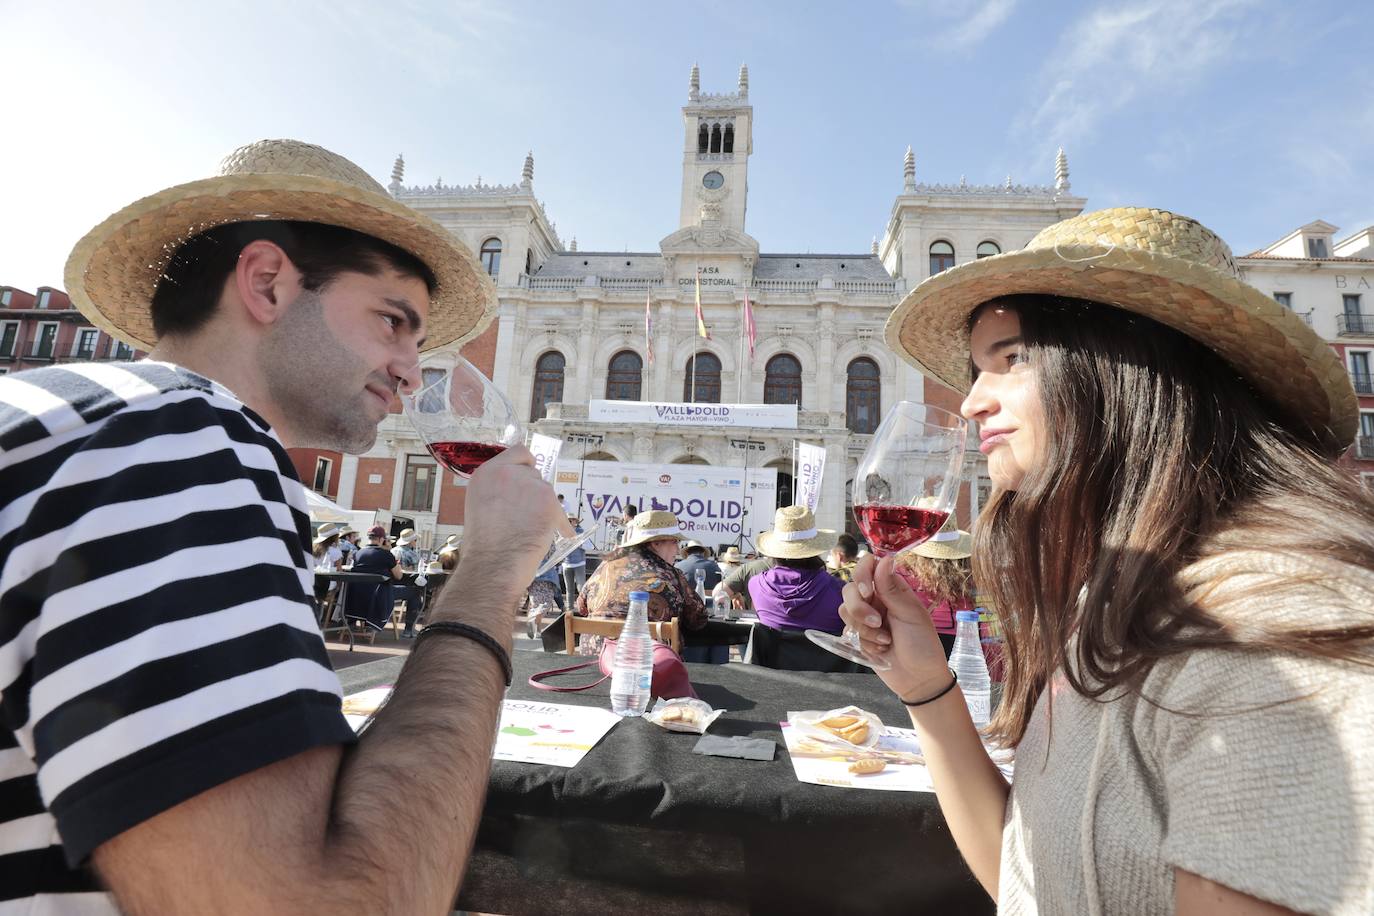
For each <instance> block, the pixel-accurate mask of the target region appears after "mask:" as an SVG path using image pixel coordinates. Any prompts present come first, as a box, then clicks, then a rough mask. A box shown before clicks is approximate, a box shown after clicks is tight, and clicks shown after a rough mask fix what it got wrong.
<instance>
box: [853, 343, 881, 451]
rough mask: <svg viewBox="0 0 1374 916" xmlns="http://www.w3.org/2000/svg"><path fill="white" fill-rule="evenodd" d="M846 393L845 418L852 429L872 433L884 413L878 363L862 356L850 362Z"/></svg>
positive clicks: (857, 431)
mask: <svg viewBox="0 0 1374 916" xmlns="http://www.w3.org/2000/svg"><path fill="white" fill-rule="evenodd" d="M846 374H847V375H848V380H847V381H846V382H845V390H844V391H845V393H844V418H845V424H846V425H847V426H848V427H849V429H850V431H852V432H856V433H871V432H873V431H874V430H875V429H877V428H878V418H879V416H880V415H881V414H882V406H883V405H882V384H881V378H880V375H881V374H880V373H879V372H878V364H877V363H875V362H874V361H873V360H871V359H869V358H868V357H866V356H861V357H859V358H858V359H856V360H854V361H853V362H851V363H850V364H849V369H848V370H847V372H846Z"/></svg>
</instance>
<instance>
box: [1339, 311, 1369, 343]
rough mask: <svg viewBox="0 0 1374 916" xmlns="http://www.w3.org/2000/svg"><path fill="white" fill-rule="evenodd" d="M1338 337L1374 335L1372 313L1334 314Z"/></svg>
mask: <svg viewBox="0 0 1374 916" xmlns="http://www.w3.org/2000/svg"><path fill="white" fill-rule="evenodd" d="M1336 335H1337V336H1338V337H1374V315H1365V314H1363V313H1362V312H1353V313H1352V312H1346V313H1344V314H1340V315H1337V316H1336Z"/></svg>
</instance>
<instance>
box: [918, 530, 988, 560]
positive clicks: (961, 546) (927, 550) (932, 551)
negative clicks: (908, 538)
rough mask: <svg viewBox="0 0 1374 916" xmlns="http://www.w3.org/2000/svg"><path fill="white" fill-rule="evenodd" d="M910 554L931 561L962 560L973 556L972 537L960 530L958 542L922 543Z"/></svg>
mask: <svg viewBox="0 0 1374 916" xmlns="http://www.w3.org/2000/svg"><path fill="white" fill-rule="evenodd" d="M911 552H912V553H914V554H917V555H919V556H923V557H928V558H929V559H932V560H964V559H967V558H969V557H971V556H973V535H971V534H969V533H968V532H967V531H962V530H961V531H960V532H959V538H958V540H954V541H922V542H921V543H919V544H917V545H916V546H915V547H913V548H911Z"/></svg>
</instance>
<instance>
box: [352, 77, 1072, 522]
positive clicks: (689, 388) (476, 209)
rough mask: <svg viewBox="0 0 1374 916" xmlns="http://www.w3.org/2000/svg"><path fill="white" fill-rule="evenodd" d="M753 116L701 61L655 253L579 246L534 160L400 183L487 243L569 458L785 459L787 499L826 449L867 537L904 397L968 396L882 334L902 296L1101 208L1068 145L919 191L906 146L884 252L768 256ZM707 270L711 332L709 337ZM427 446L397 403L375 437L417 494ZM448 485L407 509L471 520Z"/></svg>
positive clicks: (541, 400)
mask: <svg viewBox="0 0 1374 916" xmlns="http://www.w3.org/2000/svg"><path fill="white" fill-rule="evenodd" d="M753 119H754V110H753V107H752V104H751V102H750V99H749V82H748V70H747V68H741V70H740V73H739V78H738V82H737V85H736V87H735V90H734V91H732V92H727V93H720V94H710V93H703V92H701V91H700V80H699V76H698V72H697V68H695V67H694V68H692V74H691V79H690V86H689V92H688V100H687V104H686V105H685V106H683V108H682V124H683V156H682V169H681V176H680V181H681V195H680V211H679V216H678V222H677V226H676V227H671V224H670V225H669V227H668V228H671V229H672V231H670V232H668V233H667V234H666V235H665V236H664V237H663V238H662V239H661V240H660V241H659V242H658V244H657V246H656V247H652V248H646V249H644V250H641V251H636V252H590V251H587V252H583V251H578V249H577V243H576V240H571V241H570V242H569V243H568V244H567V245H564V244H563V242H562V241H561V240H560V238H559V236H558V233H557V231H556V228H555V226H554V224H553V222H552V221H550V220H549V218H548V216H547V214H546V213H545V211H544V208H543V206H542V205H541V204H540V203H539V201H538V200H537V199H536V198H535V196H534V190H533V180H534V165H533V158H532V157H528V158H527V159H526V161H525V167H524V170H523V173H522V180H521V181H520V183H519V184H515V185H505V186H490V185H484V184H482V183H481V182H480V180H479V182H478V183H477V184H476V185H471V186H464V187H451V186H446V185H444V184H443V183H442V182H441V181H440V182H436V183H435V184H434V185H431V186H426V187H416V186H407V185H405V184H404V171H403V163H402V162H401V160H399V159H398V160H397V165H396V169H395V171H394V172H393V176H392V179H393V180H392V183H391V186H390V190H391V192H392V194H393V195H394V196H395V197H396V198H397V199H398V200H400V201H402V202H404V203H405V204H407V205H409V206H411V207H414V208H415V209H417V210H420V211H421V212H424V213H425V214H427V215H428V216H431V217H433V218H434V219H435V220H437V221H438V222H439V223H441V224H442V225H444V226H445V227H446V228H448V229H450V230H451V231H452V232H453V233H454V234H455V235H456V236H457V237H458V238H460V239H461V240H462V241H464V242H465V243H466V244H468V245H469V246H470V247H471V248H472V249H473V251H476V252H479V253H480V256H481V258H482V260H483V263H484V264H485V265H486V266H487V267H488V269H489V271H490V272H491V273H492V274H493V276H494V277H495V279H496V281H497V285H498V288H499V297H500V312H499V319H498V329H497V332H496V340H495V354H494V361H493V379H494V381H495V382H496V384H497V385H498V387H500V388H502V389H503V390H504V391H505V392H506V393H507V395H508V396H509V397H510V398H511V400H512V401H513V402H514V404H515V405H516V408H517V410H518V412H519V413H520V414H521V416H522V419H524V420H526V421H528V422H529V423H530V425H531V427H532V428H533V429H536V430H538V431H539V432H543V433H546V434H548V435H552V436H557V437H560V438H562V439H563V440H564V441H565V445H564V447H563V457H564V458H580V457H582V456H584V455H585V457H587V458H588V459H590V460H613V461H624V462H644V463H664V464H670V463H678V464H711V465H730V466H740V465H745V464H746V462H747V464H748V465H749V466H750V467H761V466H763V467H773V468H776V469H777V470H778V471H779V494H780V499H783V500H786V499H787V498H788V497H789V496H790V493H791V474H790V472H791V468H792V450H793V441H794V440H800V441H805V442H810V443H813V444H817V445H821V446H823V447H824V448H825V451H826V456H827V461H826V465H827V467H826V473H825V478H824V481H823V484H822V497H821V501H820V505H819V507H818V509H817V515H818V523H819V524H820V525H821V526H823V527H829V528H838V529H844V528H846V527H847V526H848V527H850V528H851V530H852V521H850V518H849V516H850V513H849V512H848V511H847V496H848V482H849V481H850V479H851V478H852V476H853V472H854V469H855V466H856V464H857V461H858V459H859V457H860V456H861V455H862V454H863V451H864V448H865V447H866V445H867V442H868V439H869V434H870V433H871V432H872V431H873V429H874V428H875V427H876V425H877V423H878V421H879V420H880V419H881V416H882V414H883V413H884V412H885V411H886V410H887V409H888V408H889V407H891V406H892V405H893V404H895V403H896V402H897V401H900V400H913V401H926V400H928V401H930V402H932V403H940V404H941V406H952V405H953V404H957V400H955V399H953V397H952V395H951V393H949V392H948V391H947V389H943V388H942V387H941V386H939V385H938V384H936V383H934V382H929V381H926V380H925V379H923V377H922V376H921V375H920V374H919V373H917V372H916V371H915V370H914V369H912V368H910V367H909V366H908V365H907V364H906V363H904V362H902V361H901V360H900V359H899V358H898V357H897V356H896V354H894V353H893V352H891V351H890V350H889V349H888V348H887V347H886V345H885V344H884V343H883V340H882V328H883V325H884V323H885V322H886V320H887V317H888V314H889V313H890V312H891V310H892V308H893V307H894V306H895V305H896V304H897V302H898V301H899V300H900V299H901V297H902V296H903V295H904V294H905V293H906V292H907V291H908V290H909V289H911V288H912V287H913V286H914V285H915V284H917V283H919V282H920V281H921V280H923V279H925V278H926V277H928V276H930V275H931V274H932V273H934V272H938V271H939V270H942V269H945V268H947V267H950V266H953V265H955V264H960V263H964V262H966V261H970V260H973V259H975V258H978V257H984V256H987V255H991V254H996V253H999V252H1003V251H1009V250H1013V249H1016V248H1020V247H1022V246H1024V245H1025V244H1026V243H1027V242H1028V241H1030V239H1031V238H1032V237H1033V236H1034V235H1035V233H1036V232H1038V231H1039V230H1040V229H1042V228H1044V227H1045V226H1047V225H1049V224H1051V223H1054V222H1057V221H1059V220H1061V219H1066V218H1068V217H1071V216H1074V215H1076V214H1078V213H1079V212H1081V211H1082V209H1083V206H1084V204H1085V200H1084V199H1083V198H1080V197H1074V196H1073V195H1072V194H1071V192H1070V186H1069V180H1068V165H1067V161H1066V160H1065V158H1064V156H1063V154H1062V152H1061V154H1060V157H1059V160H1058V162H1057V163H1056V171H1055V182H1054V184H1053V185H1042V186H1031V187H1027V186H1022V185H1017V184H1013V183H1012V181H1011V179H1010V178H1008V179H1007V181H1006V183H1005V184H1002V185H994V186H973V185H969V184H967V183H966V182H964V181H963V180H960V181H959V182H958V183H957V184H947V185H941V184H926V183H921V182H918V181H917V176H916V163H915V158H914V156H913V154H912V152H911V150H908V151H907V154H906V158H905V161H904V162H903V171H902V176H901V177H902V183H901V184H900V185H897V182H896V170H895V169H894V190H895V191H899V193H896V194H895V196H894V200H893V204H892V208H891V211H890V213H889V215H888V218H887V224H886V228H885V229H884V231H883V232H882V233H881V236H880V237H879V238H876V239H875V240H874V241H873V243H872V245H871V246H870V248H869V250H868V251H859V252H856V253H851V254H821V255H817V254H805V255H802V254H787V253H770V252H763V251H761V250H760V245H759V242H758V241H756V240H755V239H754V238H753V237H752V236H750V235H749V234H748V231H747V224H746V215H747V212H748V189H749V164H750V163H749V160H750V154H751V153H752V147H753V136H752V134H753V131H752V127H753ZM665 217H666V218H670V217H668V215H667V214H665ZM665 221H666V220H665ZM698 278H700V290H701V303H702V309H703V312H704V317H705V321H706V325H707V326H708V328H709V331H710V335H711V337H710V339H709V340H707V339H704V338H702V337H699V336H698V335H697V332H696V318H695V301H696V290H697V284H698ZM746 296H747V297H748V299H749V301H750V303H751V306H752V309H753V316H754V321H755V324H756V328H757V338H756V345H755V349H754V353H753V355H752V357H751V356H750V355H749V352H748V346H747V343H746V341H745V331H744V301H745V298H746ZM646 304H647V311H648V317H649V319H650V320H649V322H648V323H649V324H650V325H651V327H652V332H651V333H652V361H651V360H650V352H649V343H650V340H649V339H648V338H647V337H646V314H645V313H646ZM693 368H694V369H695V373H693V371H692V370H693ZM693 374H695V383H694V382H693ZM599 398H610V399H622V400H642V401H667V402H684V401H690V400H693V399H694V400H695V401H696V402H710V403H795V404H797V405H798V407H799V413H798V417H799V425H798V428H797V429H795V430H770V429H745V430H741V429H728V430H727V429H721V428H714V429H712V428H691V429H682V428H680V427H672V426H666V425H656V424H635V425H626V426H620V427H614V428H613V427H610V426H608V425H606V424H600V423H592V422H589V421H588V419H587V413H588V403H589V401H591V400H592V399H599ZM423 453H424V448H423V445H422V443H420V442H419V441H418V439H416V438H415V436H414V433H413V432H412V431H410V430H409V428H408V424H407V423H406V421H405V419H404V417H401V416H399V415H393V416H392V417H391V418H389V419H388V420H387V421H386V422H385V424H384V426H383V428H382V435H381V437H380V438H379V442H378V446H377V448H375V449H374V450H373V451H372V452H371V453H369V455H367V456H364V459H362V460H363V461H364V462H367V461H368V460H369V459H371V460H373V461H374V462H375V461H376V460H377V459H383V460H386V459H392V460H395V461H396V462H398V472H397V473H396V474H395V478H394V484H393V488H394V491H395V493H396V495H397V496H398V497H399V496H400V495H401V494H402V492H403V491H406V488H407V487H409V486H410V483H407V482H403V481H402V480H401V478H402V476H403V475H402V473H401V472H400V470H399V468H400V465H401V464H402V463H405V462H407V461H408V460H409V459H410V458H414V457H415V456H416V455H420V456H422V455H423ZM342 460H343V468H342V475H341V476H342V479H341V480H340V486H339V489H338V494H339V499H340V501H341V502H343V503H345V504H346V505H347V504H350V502H349V501H350V498H351V497H350V494H352V493H353V491H354V487H353V481H354V479H355V478H356V477H357V475H358V473H359V471H358V467H359V459H355V458H349V457H344V458H343V459H342ZM982 467H983V465H982V460H981V456H980V455H979V454H978V452H977V451H976V449H972V448H971V449H970V452H969V460H968V468H967V471H968V476H967V479H968V480H970V481H972V482H974V485H973V486H971V487H970V488H969V490H968V492H967V493H966V495H965V498H964V500H963V502H962V504H961V512H960V514H961V517H962V518H963V520H964V521H965V522H967V520H968V519H969V518H970V517H971V515H972V514H975V513H976V511H977V508H978V503H979V502H980V501H981V498H985V495H984V494H985V493H986V490H987V487H986V484H985V482H984V484H983V485H982V486H979V485H978V484H977V482H978V481H979V480H981V479H982V475H981V472H982ZM407 474H409V472H407ZM372 476H373V477H375V476H376V475H375V474H374V475H372ZM445 476H446V475H445ZM445 485H447V486H455V485H456V486H461V481H447V482H446V483H445ZM436 489H437V492H436V493H435V494H434V496H433V506H432V512H429V513H426V512H423V511H415V509H414V508H413V507H412V508H411V509H410V510H408V511H407V513H406V514H407V515H410V516H412V517H415V518H416V527H417V528H419V529H422V530H429V531H432V532H433V536H434V537H435V538H436V540H442V538H443V536H444V535H446V534H448V533H451V532H453V531H457V530H460V529H459V527H458V526H455V525H454V524H451V523H449V524H445V520H444V518H442V513H441V512H440V503H441V497H442V495H443V494H442V490H443V486H440V487H438V488H436ZM392 505H397V503H396V502H393V503H392Z"/></svg>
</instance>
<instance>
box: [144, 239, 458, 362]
mask: <svg viewBox="0 0 1374 916" xmlns="http://www.w3.org/2000/svg"><path fill="white" fill-rule="evenodd" d="M259 240H266V241H269V242H272V243H274V244H276V245H278V246H280V247H281V250H282V251H284V252H286V256H287V257H288V258H290V259H291V263H292V264H294V265H295V266H296V269H297V270H299V271H300V272H301V277H302V283H303V285H304V286H305V288H306V289H308V290H310V291H312V292H319V291H320V290H322V289H324V288H325V287H326V286H328V285H329V283H330V282H331V281H333V280H334V279H335V278H336V277H338V276H339V274H341V273H343V272H345V271H354V272H356V273H361V274H367V275H368V276H376V275H377V274H378V273H380V272H381V271H383V270H385V269H388V268H389V269H391V270H394V271H396V273H398V274H401V275H402V276H405V277H414V278H415V279H417V280H420V281H422V282H423V283H424V284H425V287H426V288H427V289H428V290H429V291H430V293H431V294H432V293H433V292H434V290H435V288H436V287H437V286H438V281H437V280H435V278H434V272H433V271H432V270H430V269H429V267H428V266H427V265H426V264H425V263H424V262H423V261H421V260H420V259H419V258H417V257H415V256H414V255H413V254H411V253H410V252H408V251H404V250H402V249H400V248H397V247H396V246H395V245H392V244H391V243H390V242H384V241H382V240H381V239H378V238H373V237H372V236H370V235H364V234H363V233H361V232H355V231H354V230H352V229H344V228H343V227H341V226H327V225H325V224H323V223H303V222H292V221H286V220H254V221H251V222H246V223H227V224H225V225H223V226H216V227H215V228H213V229H207V230H205V231H204V232H202V233H201V234H200V235H197V236H194V237H192V238H190V239H187V240H186V241H185V242H183V243H182V245H181V247H180V248H178V249H177V250H176V253H175V254H173V255H172V258H171V260H170V261H168V262H167V267H166V268H165V269H164V270H163V273H162V278H161V279H160V280H159V281H158V284H157V289H156V290H154V292H153V302H152V313H153V330H154V331H155V332H156V333H157V335H158V336H159V337H163V336H165V335H168V334H190V333H192V332H194V331H197V330H199V329H200V328H201V327H203V326H204V325H205V323H206V322H207V321H209V320H210V316H211V315H213V314H214V312H215V308H216V307H217V306H218V305H219V297H220V294H221V293H223V292H224V284H225V282H226V281H227V280H228V279H229V276H230V274H232V273H233V272H234V267H235V265H236V264H237V263H238V260H239V254H240V253H241V252H242V251H243V249H244V246H246V245H248V244H249V243H251V242H256V241H259Z"/></svg>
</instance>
